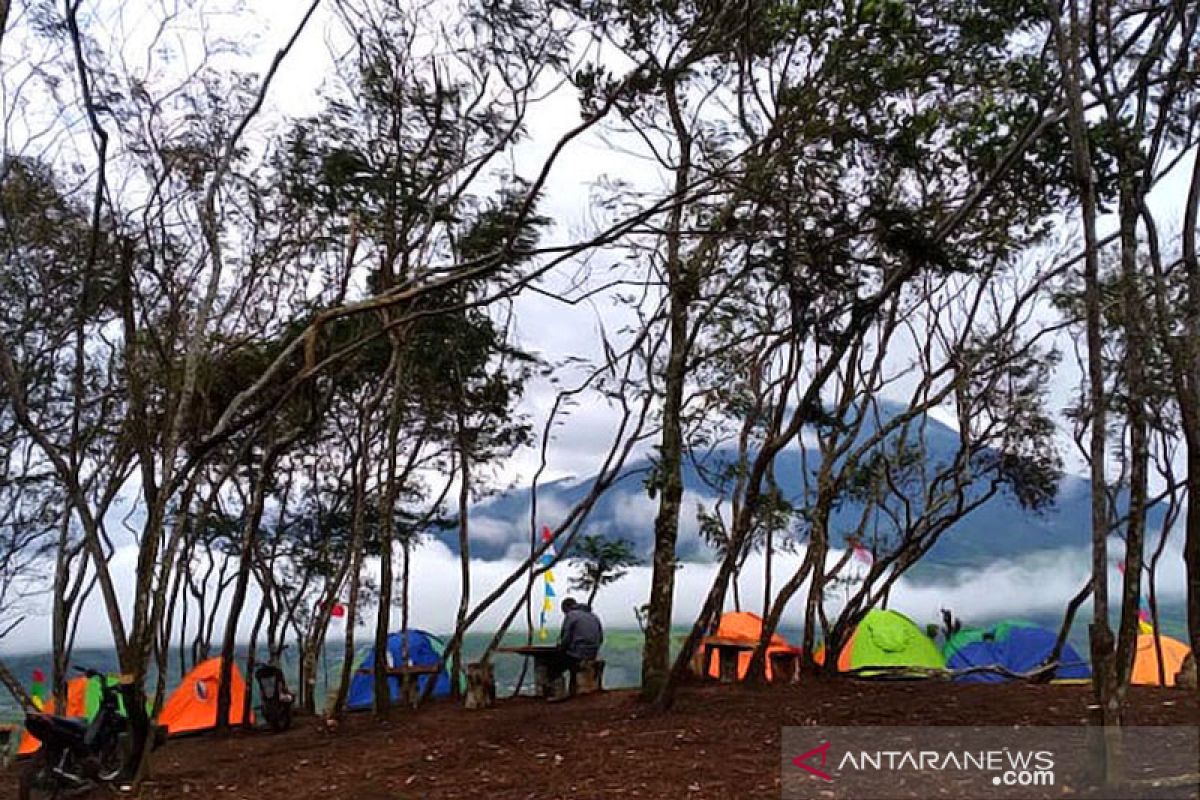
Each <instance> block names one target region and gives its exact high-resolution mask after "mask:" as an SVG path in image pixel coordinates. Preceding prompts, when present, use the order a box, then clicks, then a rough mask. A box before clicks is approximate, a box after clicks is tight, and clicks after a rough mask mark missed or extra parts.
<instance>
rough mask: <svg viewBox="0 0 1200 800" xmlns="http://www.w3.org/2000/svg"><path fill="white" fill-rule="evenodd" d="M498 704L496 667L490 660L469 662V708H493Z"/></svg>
mask: <svg viewBox="0 0 1200 800" xmlns="http://www.w3.org/2000/svg"><path fill="white" fill-rule="evenodd" d="M495 704H496V668H495V666H494V665H493V664H492V662H490V661H480V662H476V663H474V664H467V696H466V698H465V703H464V705H465V706H466V707H467V708H491V707H492V706H494V705H495Z"/></svg>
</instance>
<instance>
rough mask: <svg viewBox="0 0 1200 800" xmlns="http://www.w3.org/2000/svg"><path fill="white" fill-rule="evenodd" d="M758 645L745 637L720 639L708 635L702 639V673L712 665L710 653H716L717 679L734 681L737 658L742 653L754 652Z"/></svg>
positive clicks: (722, 681)
mask: <svg viewBox="0 0 1200 800" xmlns="http://www.w3.org/2000/svg"><path fill="white" fill-rule="evenodd" d="M757 646H758V645H757V644H755V643H754V642H747V641H746V640H745V639H722V638H720V637H718V636H710V637H708V638H707V639H705V640H704V672H703V674H704V675H707V674H708V670H709V668H710V667H711V665H712V654H713V651H714V650H715V651H716V653H717V680H719V681H720V682H721V683H734V682H735V681H737V679H738V660H739V657H740V656H741V655H742V653H751V652H754V648H755V647H757Z"/></svg>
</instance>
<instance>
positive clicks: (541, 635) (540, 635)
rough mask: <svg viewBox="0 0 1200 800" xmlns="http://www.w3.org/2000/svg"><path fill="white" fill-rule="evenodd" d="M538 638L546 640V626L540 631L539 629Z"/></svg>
mask: <svg viewBox="0 0 1200 800" xmlns="http://www.w3.org/2000/svg"><path fill="white" fill-rule="evenodd" d="M538 638H539V639H542V640H543V641H544V640H545V638H546V629H545V628H542V629H541V630H540V631H538Z"/></svg>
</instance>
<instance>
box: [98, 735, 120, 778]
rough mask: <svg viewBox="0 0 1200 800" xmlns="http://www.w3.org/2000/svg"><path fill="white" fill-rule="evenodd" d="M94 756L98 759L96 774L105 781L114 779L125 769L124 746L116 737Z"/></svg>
mask: <svg viewBox="0 0 1200 800" xmlns="http://www.w3.org/2000/svg"><path fill="white" fill-rule="evenodd" d="M96 758H97V761H98V764H97V771H96V776H97V777H98V778H99V779H100V780H101V781H103V782H105V783H111V782H112V781H114V780H116V779H117V778H118V777H120V775H121V773H122V772H123V771H124V770H125V747H124V746H123V743H122V741H121V740H120V739H119V738H117V737H114V738H113V739H112V740H111V741H110V742H109V743H108V744H107V745H106V746H105V747H104V748H103V749H102V750H101V751H100V753H99V754H97V756H96Z"/></svg>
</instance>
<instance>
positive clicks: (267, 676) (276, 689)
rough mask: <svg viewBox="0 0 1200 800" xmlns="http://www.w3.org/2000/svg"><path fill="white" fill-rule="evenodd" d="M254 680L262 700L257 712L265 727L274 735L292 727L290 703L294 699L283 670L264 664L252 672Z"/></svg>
mask: <svg viewBox="0 0 1200 800" xmlns="http://www.w3.org/2000/svg"><path fill="white" fill-rule="evenodd" d="M254 679H255V680H256V681H258V694H259V697H261V698H262V705H261V706H259V708H258V710H259V712H260V713H262V715H263V718H264V719H265V720H266V721H267V725H268V726H269V727H270V728H271V730H272V731H274V732H275V733H281V732H283V731H286V730H287V729H288V728H290V727H292V703H293V702H294V701H295V698H294V697H293V696H292V693H291V692H289V691H288V686H287V681H286V680H285V679H284V677H283V670H281V669H280V668H279V667H276V666H274V665H272V664H264V665H263V666H261V667H259V668H258V669H256V670H254Z"/></svg>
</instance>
